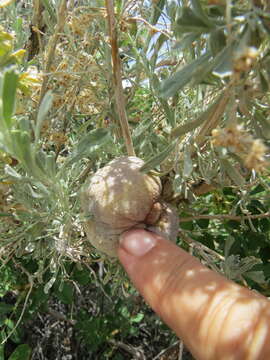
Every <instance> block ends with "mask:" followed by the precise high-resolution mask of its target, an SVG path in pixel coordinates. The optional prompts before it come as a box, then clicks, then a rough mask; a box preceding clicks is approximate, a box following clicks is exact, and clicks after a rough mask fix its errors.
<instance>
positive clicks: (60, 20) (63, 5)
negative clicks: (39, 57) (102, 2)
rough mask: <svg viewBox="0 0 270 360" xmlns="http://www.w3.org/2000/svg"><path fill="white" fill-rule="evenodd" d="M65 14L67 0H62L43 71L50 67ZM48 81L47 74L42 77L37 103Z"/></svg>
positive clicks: (47, 70) (46, 71)
mask: <svg viewBox="0 0 270 360" xmlns="http://www.w3.org/2000/svg"><path fill="white" fill-rule="evenodd" d="M66 15H67V1H66V0H62V1H61V3H60V5H59V9H58V20H57V24H56V26H55V33H54V34H53V36H52V37H51V38H50V41H49V44H48V54H47V61H46V64H45V69H44V72H45V73H49V70H50V67H51V65H52V62H53V60H54V54H55V49H56V45H57V41H58V39H59V37H60V33H61V32H62V31H63V29H64V25H65V21H66ZM48 82H49V77H48V76H46V77H44V78H43V82H42V86H41V90H40V96H39V105H40V104H41V102H42V99H43V97H44V95H45V93H46V91H47V86H48Z"/></svg>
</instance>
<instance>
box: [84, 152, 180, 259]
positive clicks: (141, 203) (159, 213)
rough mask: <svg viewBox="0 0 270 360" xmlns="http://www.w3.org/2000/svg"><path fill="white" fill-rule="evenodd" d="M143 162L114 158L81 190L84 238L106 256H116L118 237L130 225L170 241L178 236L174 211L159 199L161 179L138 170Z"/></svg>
mask: <svg viewBox="0 0 270 360" xmlns="http://www.w3.org/2000/svg"><path fill="white" fill-rule="evenodd" d="M143 164H144V162H143V160H141V159H139V158H137V157H134V156H130V157H120V158H116V159H114V160H113V161H111V162H110V163H109V164H107V165H106V166H105V167H103V168H101V169H99V170H98V171H97V172H96V173H95V174H94V175H93V176H92V177H91V178H90V179H89V180H88V182H87V184H86V185H85V187H84V190H83V191H82V206H83V211H84V214H85V217H86V221H85V231H86V234H87V237H88V239H89V240H90V242H91V243H92V245H94V246H95V247H96V248H97V249H98V250H100V251H102V252H103V253H106V254H107V255H109V256H116V251H117V246H118V241H119V236H120V235H121V233H123V232H124V231H126V230H129V229H132V228H136V227H137V228H147V229H149V230H151V231H154V232H156V233H158V234H160V235H162V236H164V237H167V238H169V239H171V240H175V238H176V236H177V231H178V217H177V215H176V212H175V210H174V208H173V207H171V206H170V205H168V204H166V203H165V202H163V201H162V199H161V193H162V186H161V181H160V179H159V178H158V177H157V176H152V175H148V174H144V173H142V172H140V168H141V167H142V166H143Z"/></svg>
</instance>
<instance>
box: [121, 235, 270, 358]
mask: <svg viewBox="0 0 270 360" xmlns="http://www.w3.org/2000/svg"><path fill="white" fill-rule="evenodd" d="M118 256H119V259H120V261H121V263H122V265H123V266H124V268H125V270H126V271H127V273H128V275H129V277H130V279H131V280H132V282H133V284H134V285H135V286H136V288H137V289H138V291H139V292H140V293H141V294H142V296H143V297H144V298H145V300H146V301H147V302H148V304H149V305H150V306H151V307H152V309H153V310H154V311H155V312H156V313H157V314H158V315H159V316H160V317H161V318H162V319H163V320H164V322H166V323H167V325H168V326H169V327H171V328H172V329H173V330H174V331H175V332H176V334H177V335H178V336H179V337H180V338H181V339H182V340H183V341H184V343H185V345H186V346H187V347H188V349H189V350H190V351H191V353H192V354H193V356H194V357H195V358H196V359H198V360H212V359H213V360H223V359H224V360H234V359H237V360H241V359H249V360H257V359H263V360H266V359H270V302H269V301H268V299H267V298H265V297H263V296H262V295H260V294H258V293H256V292H253V291H250V290H248V289H246V288H244V287H241V286H239V285H237V284H235V283H233V282H232V281H230V280H228V279H226V278H225V277H223V276H221V275H220V274H218V273H215V272H214V271H212V270H210V269H208V268H207V267H205V266H203V265H202V264H201V263H200V262H199V261H198V260H197V259H196V258H195V257H193V256H191V255H190V254H188V253H187V252H185V251H184V250H182V249H181V248H179V247H178V246H176V245H175V244H173V243H172V242H170V241H168V240H165V239H163V238H162V237H160V236H158V235H156V234H154V233H151V232H148V231H145V230H142V229H137V230H136V229H135V230H131V231H128V232H126V233H124V234H123V235H122V238H121V241H120V246H119V249H118Z"/></svg>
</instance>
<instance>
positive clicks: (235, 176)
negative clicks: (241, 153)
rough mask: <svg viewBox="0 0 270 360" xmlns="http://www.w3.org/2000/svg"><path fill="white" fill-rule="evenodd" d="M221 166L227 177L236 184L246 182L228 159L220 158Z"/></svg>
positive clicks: (241, 184) (240, 184)
mask: <svg viewBox="0 0 270 360" xmlns="http://www.w3.org/2000/svg"><path fill="white" fill-rule="evenodd" d="M220 163H221V166H222V168H223V170H225V172H226V174H227V175H228V176H229V178H230V179H231V180H232V181H233V182H234V183H235V185H237V186H243V185H244V184H245V183H246V182H245V179H244V178H243V176H242V175H241V174H240V173H239V171H238V170H237V169H236V168H235V166H233V165H232V164H231V163H230V162H229V160H227V159H220Z"/></svg>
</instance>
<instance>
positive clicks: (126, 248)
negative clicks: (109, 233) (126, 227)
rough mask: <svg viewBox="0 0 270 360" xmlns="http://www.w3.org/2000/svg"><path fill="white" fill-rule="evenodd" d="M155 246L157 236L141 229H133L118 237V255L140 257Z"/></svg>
mask: <svg viewBox="0 0 270 360" xmlns="http://www.w3.org/2000/svg"><path fill="white" fill-rule="evenodd" d="M156 244H157V236H156V235H155V234H153V233H151V232H149V231H146V230H143V229H133V230H130V231H127V232H125V233H123V234H122V235H121V237H120V242H119V249H118V254H120V255H121V254H122V256H123V252H126V253H128V254H129V255H131V256H135V257H142V256H144V255H146V254H147V253H148V252H149V251H150V250H151V249H153V247H155V246H156Z"/></svg>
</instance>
